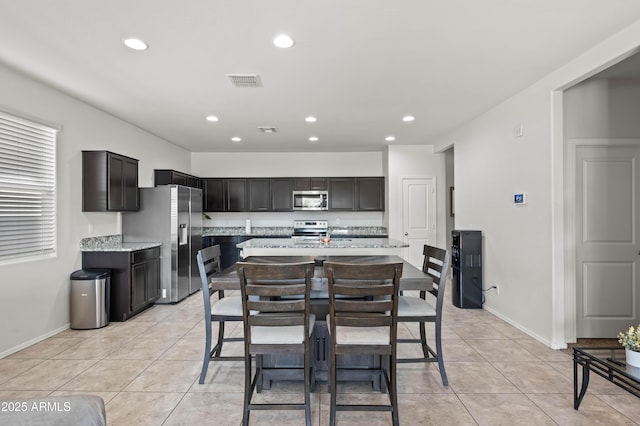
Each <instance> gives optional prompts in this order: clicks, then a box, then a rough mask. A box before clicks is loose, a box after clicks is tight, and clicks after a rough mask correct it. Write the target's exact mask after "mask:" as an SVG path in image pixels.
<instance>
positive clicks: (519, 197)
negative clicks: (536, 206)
mask: <svg viewBox="0 0 640 426" xmlns="http://www.w3.org/2000/svg"><path fill="white" fill-rule="evenodd" d="M513 204H527V199H526V197H525V194H524V192H523V193H520V194H513Z"/></svg>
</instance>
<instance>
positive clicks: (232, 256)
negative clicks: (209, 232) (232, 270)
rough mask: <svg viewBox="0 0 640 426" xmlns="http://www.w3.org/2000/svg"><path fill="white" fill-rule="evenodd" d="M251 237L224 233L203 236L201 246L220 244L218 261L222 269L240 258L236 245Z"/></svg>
mask: <svg viewBox="0 0 640 426" xmlns="http://www.w3.org/2000/svg"><path fill="white" fill-rule="evenodd" d="M251 238H252V237H248V236H244V235H224V236H212V237H204V238H203V239H202V247H203V248H204V247H211V246H215V245H216V244H218V245H220V263H221V266H222V269H227V268H228V267H229V266H231V265H233V264H235V263H236V262H237V261H238V260H240V249H239V248H237V247H236V244H239V243H241V242H243V241H247V240H249V239H251Z"/></svg>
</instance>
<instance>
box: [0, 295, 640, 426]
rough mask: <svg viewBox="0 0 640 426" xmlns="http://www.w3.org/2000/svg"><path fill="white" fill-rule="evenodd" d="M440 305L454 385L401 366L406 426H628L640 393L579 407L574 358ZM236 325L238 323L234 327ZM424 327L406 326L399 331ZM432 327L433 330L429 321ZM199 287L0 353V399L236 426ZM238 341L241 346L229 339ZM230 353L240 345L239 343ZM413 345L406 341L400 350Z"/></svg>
mask: <svg viewBox="0 0 640 426" xmlns="http://www.w3.org/2000/svg"><path fill="white" fill-rule="evenodd" d="M450 300H451V299H450V297H447V299H446V303H445V314H444V325H443V336H444V337H443V345H444V356H445V363H446V368H447V374H448V377H449V386H448V387H445V386H443V385H442V382H441V379H440V374H439V372H438V370H437V367H436V365H435V364H400V365H399V366H398V387H399V393H400V398H399V399H400V422H401V424H403V425H467V424H468V425H475V424H479V425H498V424H500V425H516V424H524V425H537V424H540V425H547V424H549V425H553V424H560V425H591V424H593V425H595V424H603V425H604V424H606V425H632V424H640V399H638V398H637V397H635V396H632V395H629V394H627V393H626V392H625V391H624V390H622V389H619V388H617V387H616V386H614V385H612V384H611V383H609V382H607V381H606V380H604V379H601V378H600V377H597V376H596V377H592V382H591V384H590V385H589V392H588V393H587V395H586V397H585V399H584V401H583V402H582V405H581V407H580V410H578V411H576V410H574V409H573V384H572V380H573V364H572V361H571V358H570V357H569V355H567V354H565V353H564V352H561V351H554V350H551V349H549V348H547V347H545V346H544V345H542V344H541V343H539V342H537V341H536V340H534V339H532V338H531V337H529V336H527V335H526V334H524V333H522V332H521V331H519V330H518V329H516V328H514V327H512V326H510V325H508V324H507V323H505V322H504V321H501V320H500V319H498V318H496V317H495V316H493V315H491V314H490V313H489V312H487V311H484V310H463V309H458V308H455V307H454V306H452V305H451V303H450ZM230 326H231V327H230V328H232V330H231V331H232V333H235V334H238V333H240V334H241V332H242V331H241V325H240V324H239V323H238V324H230ZM416 331H417V327H413V325H410V327H407V326H406V325H404V324H403V325H401V328H400V330H399V334H402V335H407V334H414V333H415V332H416ZM430 331H431V333H433V329H431V330H430ZM203 341H204V325H203V319H202V296H201V294H200V293H196V294H194V295H192V296H191V297H189V298H188V299H186V300H184V301H182V302H180V303H178V304H177V305H158V306H154V307H152V308H151V309H149V310H147V311H145V312H144V313H142V314H140V315H138V316H136V317H135V318H133V319H131V320H129V321H127V322H124V323H117V322H112V323H111V324H110V325H109V326H107V327H104V328H102V329H99V330H83V331H79V330H66V331H64V332H61V333H59V334H57V335H56V336H53V337H51V338H48V339H46V340H44V341H42V342H40V343H37V344H35V345H33V346H31V347H29V348H26V349H24V350H22V351H20V352H17V353H15V354H13V355H11V356H9V357H6V358H4V359H0V398H28V397H39V396H46V395H70V394H78V393H90V394H94V395H98V396H100V397H102V398H103V399H104V401H105V404H106V410H107V419H108V423H109V424H112V425H131V424H140V425H193V424H212V425H238V424H240V420H241V417H242V416H241V411H242V410H241V409H242V397H243V395H242V390H243V366H242V363H241V362H224V363H212V364H211V365H210V367H209V373H208V374H207V378H206V383H205V384H203V385H200V384H198V377H199V373H200V367H201V362H202V356H203V346H204V344H203ZM234 345H235V346H234ZM227 349H228V350H229V352H227V353H230V352H235V353H241V351H242V346H241V344H235V343H234V344H232V345H231V346H230V347H229V348H227ZM415 351H418V348H417V345H411V346H407V345H401V347H400V354H401V355H402V354H408V353H409V352H412V353H415ZM338 388H339V391H340V392H341V395H340V396H339V397H340V398H344V399H347V400H348V401H349V402H355V401H372V400H378V399H380V398H381V397H382V396H381V395H380V394H376V393H372V392H371V391H369V388H368V386H367V385H359V384H349V385H343V386H339V387H338ZM292 392H295V393H300V385H299V384H296V383H281V384H276V385H274V386H273V387H272V389H271V390H269V391H265V392H263V393H262V394H261V395H259V398H263V399H265V400H272V399H277V397H278V396H280V395H282V393H292ZM328 404H329V394H328V393H327V386H326V385H320V386H319V387H318V392H316V393H314V394H313V395H312V407H313V408H312V417H313V424H314V425H327V424H329V416H328ZM338 423H339V424H343V425H367V426H370V425H386V424H389V423H390V416H389V415H388V414H387V413H382V414H381V413H348V412H341V413H338ZM251 424H252V425H273V424H278V425H299V424H304V419H303V414H302V412H299V411H282V412H274V411H272V412H254V413H252V415H251Z"/></svg>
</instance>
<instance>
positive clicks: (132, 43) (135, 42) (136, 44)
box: [122, 38, 149, 50]
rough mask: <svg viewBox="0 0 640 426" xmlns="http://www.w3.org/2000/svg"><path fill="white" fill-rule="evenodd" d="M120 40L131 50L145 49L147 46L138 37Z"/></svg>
mask: <svg viewBox="0 0 640 426" xmlns="http://www.w3.org/2000/svg"><path fill="white" fill-rule="evenodd" d="M122 42H123V43H124V44H125V46H127V47H128V48H129V49H133V50H147V49H148V48H149V45H148V44H147V43H145V42H144V41H142V40H140V39H139V38H125V39H124V40H122Z"/></svg>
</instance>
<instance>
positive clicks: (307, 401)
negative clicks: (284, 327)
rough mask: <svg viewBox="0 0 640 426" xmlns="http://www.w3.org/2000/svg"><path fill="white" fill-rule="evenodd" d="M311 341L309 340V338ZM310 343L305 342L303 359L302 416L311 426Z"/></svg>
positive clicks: (308, 425)
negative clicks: (305, 347)
mask: <svg viewBox="0 0 640 426" xmlns="http://www.w3.org/2000/svg"><path fill="white" fill-rule="evenodd" d="M309 340H311V338H309ZM310 345H311V341H309V342H307V349H306V350H305V357H304V415H305V423H306V425H307V426H311V349H310V348H309V346H310Z"/></svg>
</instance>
